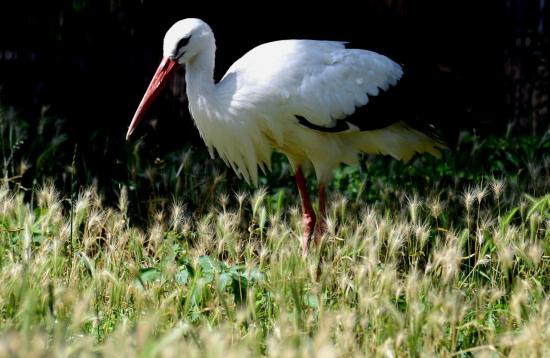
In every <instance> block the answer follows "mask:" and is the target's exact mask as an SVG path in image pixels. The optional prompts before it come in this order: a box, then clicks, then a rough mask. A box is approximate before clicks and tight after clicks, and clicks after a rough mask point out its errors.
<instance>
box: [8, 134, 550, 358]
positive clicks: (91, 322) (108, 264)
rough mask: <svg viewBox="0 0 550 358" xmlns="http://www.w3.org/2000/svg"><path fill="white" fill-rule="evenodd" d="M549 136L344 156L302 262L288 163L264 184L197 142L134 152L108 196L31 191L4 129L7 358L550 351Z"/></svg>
mask: <svg viewBox="0 0 550 358" xmlns="http://www.w3.org/2000/svg"><path fill="white" fill-rule="evenodd" d="M548 137H549V135H548V133H547V134H546V135H544V136H541V137H540V138H536V137H531V136H527V137H525V136H524V137H518V138H517V139H515V138H514V140H512V137H508V138H489V139H487V140H478V139H476V138H475V137H472V136H471V135H469V134H465V135H463V137H462V139H461V142H460V143H459V146H460V145H462V146H463V148H459V149H461V150H458V151H456V152H454V153H447V154H446V156H445V157H444V158H443V159H442V160H437V159H432V158H425V157H419V158H417V159H415V160H414V161H413V162H412V163H410V164H409V165H403V164H400V163H398V162H396V161H393V160H391V159H388V158H366V163H367V164H366V166H365V167H363V168H359V169H357V168H355V169H349V168H342V169H341V170H340V171H339V172H338V173H337V174H336V176H335V180H334V182H333V183H332V190H331V192H330V199H331V200H330V201H329V202H330V210H329V212H330V217H329V220H328V233H327V234H326V235H325V236H324V237H323V240H322V242H321V244H320V245H319V246H317V247H313V248H312V250H311V252H310V254H309V255H308V256H307V257H302V255H301V247H300V237H301V230H302V229H301V226H300V225H301V224H300V213H299V209H298V202H297V196H296V194H295V192H294V191H293V189H288V188H292V187H291V185H290V184H291V181H292V179H291V178H290V177H287V176H285V175H282V173H285V172H287V171H288V166H287V165H286V164H285V162H284V161H282V160H278V161H277V165H276V166H275V173H274V174H271V175H270V177H269V178H264V179H263V183H264V184H266V185H267V184H270V187H269V188H268V189H264V188H262V189H245V188H244V187H242V186H241V187H238V186H235V182H236V179H235V178H232V177H231V174H229V172H227V174H225V173H226V172H225V171H224V170H225V169H224V167H223V166H220V165H219V163H213V162H204V161H198V164H190V163H197V161H195V160H190V159H189V158H193V157H194V156H199V157H200V156H201V155H202V154H201V153H202V152H200V153H197V152H196V151H194V150H186V151H185V152H184V154H183V155H176V156H174V157H166V158H163V160H164V162H165V164H164V165H163V166H160V167H156V168H146V169H139V168H138V167H139V166H138V164H136V163H135V162H134V163H133V164H129V165H132V166H133V167H132V168H133V169H134V171H132V170H129V172H130V173H134V174H131V175H130V178H129V179H128V182H127V183H126V184H121V185H119V187H118V189H117V195H118V203H117V204H116V203H113V202H112V201H109V200H106V199H105V197H106V196H107V197H108V196H109V194H108V193H107V194H105V189H104V188H102V187H98V186H97V185H95V186H94V185H93V184H92V183H83V184H78V185H71V187H72V190H71V191H68V192H67V191H62V190H60V189H56V184H53V182H49V181H48V180H44V179H43V180H40V181H39V180H35V182H34V184H33V185H32V186H31V187H25V186H23V185H21V182H20V181H18V180H19V179H18V178H19V176H18V175H16V174H17V171H18V170H21V169H20V166H18V165H19V164H17V165H13V163H14V162H15V163H17V161H18V160H19V159H17V158H18V157H17V153H15V154H14V150H12V151H11V155H9V153H10V151H9V150H7V149H6V148H8V147H9V145H10V143H11V141H12V140H13V139H12V138H11V137H9V136H7V135H5V132H4V134H3V135H2V139H3V142H2V149H3V153H4V166H3V169H4V173H3V175H4V180H3V184H2V186H1V187H0V356H1V357H4V356H9V357H11V356H21V357H34V356H47V355H55V356H135V355H139V356H143V357H152V356H166V357H171V356H182V355H185V356H197V357H205V356H207V357H211V356H224V357H233V356H239V357H241V356H260V355H267V356H274V357H286V356H289V357H296V356H321V357H331V356H365V355H366V356H384V357H401V356H443V357H453V356H460V357H468V356H474V355H475V356H491V357H496V356H538V357H542V356H548V355H550V300H549V299H548V294H549V293H550V292H549V291H550V160H549V157H548V154H549V148H550V140H549V138H548ZM6 138H8V139H9V140H8V139H6ZM6 143H7V144H6ZM136 151H137V152H139V148H138V149H136ZM6 153H8V155H6ZM174 158H176V159H174ZM27 160H28V161H32V159H27ZM172 160H173V163H172ZM129 162H130V161H129ZM73 164H74V163H73ZM35 165H36V164H35ZM69 167H70V165H69ZM18 168H19V169H18ZM136 168H137V169H136ZM457 168H460V170H459V169H457ZM483 168H486V169H483ZM73 169H74V168H73ZM216 171H217V172H216ZM216 173H217V174H216ZM163 178H164V179H165V180H163ZM166 178H167V179H166ZM55 179H56V178H54V180H55ZM67 180H70V179H67ZM56 182H57V183H58V182H59V181H56ZM147 183H150V186H147ZM163 188H164V189H165V190H166V192H172V195H164V194H162V193H163V190H161V189H163ZM146 190H149V192H150V194H149V196H148V200H147V201H146V202H145V203H144V201H143V200H141V201H140V203H137V204H136V202H137V201H138V197H137V196H136V195H137V194H136V193H138V192H143V191H146ZM136 207H137V208H141V209H140V210H139V215H138V214H136V210H138V209H136ZM136 216H138V217H137V218H136Z"/></svg>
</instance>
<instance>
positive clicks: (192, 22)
mask: <svg viewBox="0 0 550 358" xmlns="http://www.w3.org/2000/svg"><path fill="white" fill-rule="evenodd" d="M213 42H214V36H213V35H212V30H211V29H210V26H208V24H206V23H205V22H204V21H202V20H199V19H184V20H180V21H178V22H176V23H175V24H174V25H172V27H171V28H170V29H169V30H168V32H166V35H165V36H164V46H163V58H162V61H161V63H160V65H159V67H158V68H157V71H156V72H155V74H154V76H153V79H152V80H151V83H150V84H149V87H148V88H147V91H146V92H145V95H144V96H143V99H142V100H141V103H140V104H139V106H138V109H137V110H136V113H135V114H134V118H133V119H132V122H131V123H130V127H128V132H127V133H126V139H128V137H130V135H131V134H132V132H133V131H134V129H136V127H137V125H138V124H139V122H140V121H141V119H142V118H143V115H144V114H145V112H146V111H147V109H148V108H149V107H150V106H151V104H152V103H153V102H154V100H155V98H156V97H157V96H158V95H159V93H160V91H161V90H162V89H163V88H164V86H166V83H168V80H170V78H172V77H173V76H174V74H175V73H176V70H177V69H178V68H180V67H181V66H182V65H184V64H187V63H190V62H192V61H193V60H194V59H195V58H196V55H197V54H198V53H200V52H201V50H202V49H203V48H204V47H205V46H214V43H213Z"/></svg>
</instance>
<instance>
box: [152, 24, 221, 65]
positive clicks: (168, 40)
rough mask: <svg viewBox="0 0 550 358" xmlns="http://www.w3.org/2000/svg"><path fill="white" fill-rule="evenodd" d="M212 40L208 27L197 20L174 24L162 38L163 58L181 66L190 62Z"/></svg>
mask: <svg viewBox="0 0 550 358" xmlns="http://www.w3.org/2000/svg"><path fill="white" fill-rule="evenodd" d="M211 38H213V36H212V30H211V29H210V26H208V24H206V23H205V22H204V21H202V20H199V19H185V20H180V21H178V22H176V23H175V24H174V25H172V27H171V28H170V29H169V30H168V31H167V32H166V35H165V36H164V46H163V53H164V57H167V58H169V59H172V60H175V61H177V62H178V63H179V64H181V65H183V64H185V63H187V62H189V61H190V60H192V59H193V58H194V57H195V55H197V53H199V52H200V51H201V49H202V48H203V46H205V45H207V43H208V42H209V40H210V39H211Z"/></svg>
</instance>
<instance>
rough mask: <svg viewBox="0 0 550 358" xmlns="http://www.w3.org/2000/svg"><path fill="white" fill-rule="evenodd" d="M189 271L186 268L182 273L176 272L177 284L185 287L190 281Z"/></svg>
mask: <svg viewBox="0 0 550 358" xmlns="http://www.w3.org/2000/svg"><path fill="white" fill-rule="evenodd" d="M189 276H190V274H189V271H188V270H187V267H186V266H183V267H181V269H180V271H178V272H176V282H177V283H179V284H182V285H185V284H186V283H187V281H189Z"/></svg>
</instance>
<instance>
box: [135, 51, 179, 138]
mask: <svg viewBox="0 0 550 358" xmlns="http://www.w3.org/2000/svg"><path fill="white" fill-rule="evenodd" d="M180 67H181V65H180V64H179V63H178V61H176V60H173V59H171V58H168V57H164V58H163V59H162V61H161V63H160V65H159V67H158V68H157V71H156V72H155V75H154V76H153V79H152V80H151V83H149V87H147V91H146V92H145V95H144V96H143V99H142V100H141V102H140V104H139V107H138V109H137V111H136V114H134V118H132V122H131V123H130V127H128V132H127V133H126V139H128V138H129V137H130V135H132V133H133V132H134V130H135V129H136V127H137V126H138V124H139V122H140V121H141V120H142V118H143V116H144V114H145V112H146V111H147V109H149V107H150V106H151V104H152V103H153V102H154V101H155V98H157V96H158V95H159V93H160V91H162V89H163V88H164V86H166V84H167V83H168V80H170V78H172V76H174V73H175V72H176V70H177V69H178V68H180Z"/></svg>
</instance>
